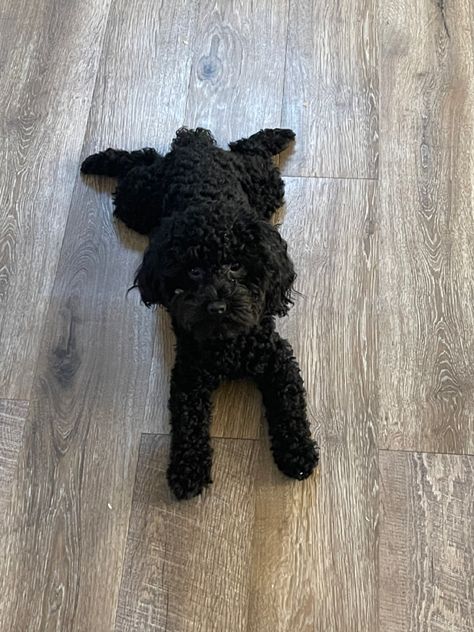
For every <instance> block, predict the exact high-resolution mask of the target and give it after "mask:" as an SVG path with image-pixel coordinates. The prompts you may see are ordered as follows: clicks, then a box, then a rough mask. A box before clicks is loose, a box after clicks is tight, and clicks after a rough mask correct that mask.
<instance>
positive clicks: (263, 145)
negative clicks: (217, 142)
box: [229, 128, 295, 156]
mask: <svg viewBox="0 0 474 632" xmlns="http://www.w3.org/2000/svg"><path fill="white" fill-rule="evenodd" d="M294 139H295V133H294V132H293V131H292V130H291V129H280V128H275V129H262V130H260V131H259V132H257V133H256V134H252V136H249V137H248V138H242V139H240V140H236V141H234V142H233V143H229V147H230V150H231V151H235V152H237V153H240V154H249V155H263V156H276V155H277V154H279V153H280V152H282V151H283V150H284V149H286V148H287V147H288V145H289V144H290V143H291V141H292V140H294Z"/></svg>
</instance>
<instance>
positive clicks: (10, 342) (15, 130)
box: [0, 0, 110, 400]
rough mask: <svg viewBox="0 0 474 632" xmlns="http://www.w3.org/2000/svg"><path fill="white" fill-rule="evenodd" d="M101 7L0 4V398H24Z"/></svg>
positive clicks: (62, 1)
mask: <svg viewBox="0 0 474 632" xmlns="http://www.w3.org/2000/svg"><path fill="white" fill-rule="evenodd" d="M109 4H110V2H109V0H105V1H103V0H84V2H81V3H75V2H68V1H67V0H38V1H35V2H28V0H18V1H15V2H7V1H6V0H2V2H1V3H0V42H1V44H0V66H1V68H2V81H1V84H0V112H1V114H2V115H1V120H0V135H1V138H2V142H1V144H0V161H1V164H2V169H1V171H0V208H1V209H2V212H1V216H0V348H1V349H2V362H1V364H0V397H5V398H10V399H15V398H16V399H22V400H25V399H26V400H27V399H29V397H30V391H31V385H32V381H33V375H34V370H35V363H36V357H37V354H38V350H39V347H40V338H41V331H42V328H43V326H44V323H45V317H46V313H47V309H48V302H49V299H50V296H51V290H52V286H53V282H54V275H55V272H56V267H57V263H58V258H59V250H60V246H61V241H62V239H63V235H64V230H65V226H66V221H67V217H68V212H69V206H70V202H71V195H72V191H73V187H74V181H75V178H76V173H77V164H78V161H79V155H80V151H81V147H82V143H83V140H84V132H85V129H86V124H87V117H88V113H89V107H90V102H91V97H92V91H93V88H94V82H95V77H96V72H97V67H98V63H99V57H100V52H101V47H102V38H103V32H104V29H105V24H106V20H107V14H108V10H109Z"/></svg>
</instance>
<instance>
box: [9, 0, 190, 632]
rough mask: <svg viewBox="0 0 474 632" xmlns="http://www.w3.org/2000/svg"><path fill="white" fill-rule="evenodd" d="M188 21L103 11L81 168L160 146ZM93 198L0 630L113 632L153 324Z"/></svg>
mask: <svg viewBox="0 0 474 632" xmlns="http://www.w3.org/2000/svg"><path fill="white" fill-rule="evenodd" d="M193 11H194V10H193V5H192V4H191V3H189V4H184V3H180V4H179V6H178V7H176V6H174V4H172V3H163V4H159V3H150V2H146V1H143V2H139V3H133V4H130V3H129V2H126V1H125V0H118V1H116V2H115V3H114V4H113V6H112V8H111V13H110V18H109V22H108V26H107V31H106V36H105V40H104V50H103V55H102V59H101V64H100V68H99V72H98V79H97V84H96V88H95V92H94V96H93V105H92V108H91V113H90V117H89V123H88V128H87V133H86V141H85V147H84V150H83V153H84V154H86V153H89V152H90V151H91V150H93V149H95V148H96V147H101V148H103V147H104V145H105V146H107V145H108V144H115V143H117V144H118V143H119V142H120V144H122V145H125V146H130V145H133V146H135V147H136V146H142V145H145V144H148V142H149V141H150V140H152V139H153V140H155V139H156V138H158V137H159V138H166V139H168V138H170V137H171V135H172V133H173V132H174V130H175V129H176V127H178V126H179V121H180V120H182V118H183V116H184V107H185V94H186V86H187V82H188V78H189V65H188V66H187V64H188V61H187V59H188V58H187V52H186V50H185V49H183V48H182V47H181V46H179V45H178V40H179V37H181V35H182V34H183V33H187V32H188V30H189V29H190V28H191V26H192V19H193V15H194V13H193ZM137 33H139V34H140V37H137ZM181 53H182V54H181ZM187 68H188V69H187ZM171 95H174V96H173V99H174V100H173V107H171ZM180 95H184V96H183V97H181V101H180ZM166 104H168V107H169V110H168V112H167V114H166V116H165V112H166ZM158 107H161V109H162V112H163V116H162V117H160V116H158V115H157V111H158V110H157V108H158ZM78 166H79V165H78V164H77V165H76V169H77V170H78ZM91 184H92V185H93V184H94V181H92V182H91ZM103 189H110V186H108V185H107V186H104V187H103ZM103 189H101V187H100V186H99V183H98V182H97V181H96V182H95V186H86V184H85V183H84V182H82V181H81V180H80V178H79V177H78V178H77V181H76V187H75V190H74V193H73V199H72V205H71V211H70V215H69V220H68V224H67V228H66V233H65V239H64V243H63V248H62V251H61V257H60V260H59V264H58V271H57V277H56V281H55V285H54V289H53V293H52V299H51V302H50V306H49V310H48V314H47V319H46V323H47V324H46V327H45V330H44V333H43V336H42V342H41V351H40V354H39V362H38V367H37V371H36V378H35V383H34V388H33V395H32V404H31V408H30V414H29V420H28V424H27V427H26V431H25V447H24V450H22V458H21V460H20V464H19V473H18V478H19V480H18V485H17V486H16V487H15V488H14V492H13V493H14V494H15V495H14V503H12V506H15V507H16V512H15V515H13V516H12V517H11V519H10V522H9V525H8V537H7V538H6V543H5V547H4V551H3V552H4V553H5V555H4V556H2V558H1V561H0V564H1V565H2V567H1V568H0V592H1V594H0V613H1V615H0V617H1V618H0V628H1V629H5V630H14V629H15V630H42V631H43V630H67V631H68V632H70V631H71V632H75V631H84V632H86V631H87V632H89V631H90V630H98V631H99V630H100V631H102V630H104V631H106V630H110V629H112V627H113V621H114V617H115V611H116V604H117V599H118V591H119V584H120V576H121V570H122V561H123V553H124V547H125V540H126V533H127V526H128V519H129V511H130V505H131V499H132V491H133V481H134V475H135V465H136V459H137V456H138V445H139V438H140V425H141V423H142V420H143V415H144V406H145V400H146V392H147V387H148V374H149V369H150V364H151V352H152V346H153V337H154V315H153V312H150V311H147V310H146V309H144V308H143V306H142V305H140V304H139V300H138V296H137V294H136V293H135V294H130V295H128V297H127V294H126V290H127V287H129V285H130V279H131V278H132V277H133V271H134V269H135V266H136V264H137V262H138V259H139V257H140V252H137V250H139V249H140V248H142V247H143V244H142V243H141V242H140V241H139V240H136V239H135V238H133V237H132V236H131V235H130V233H128V232H127V231H121V229H120V228H118V231H119V233H120V232H121V234H122V237H123V243H120V240H119V239H118V235H117V234H116V232H115V230H114V225H113V223H112V221H111V200H110V196H109V195H108V193H107V191H106V192H104V191H103Z"/></svg>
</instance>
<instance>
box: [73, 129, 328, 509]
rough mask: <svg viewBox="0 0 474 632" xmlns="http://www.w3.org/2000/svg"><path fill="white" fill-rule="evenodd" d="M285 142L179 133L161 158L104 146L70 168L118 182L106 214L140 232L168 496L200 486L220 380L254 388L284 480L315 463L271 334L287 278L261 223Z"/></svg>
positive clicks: (284, 261)
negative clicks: (164, 387) (247, 382)
mask: <svg viewBox="0 0 474 632" xmlns="http://www.w3.org/2000/svg"><path fill="white" fill-rule="evenodd" d="M293 139H294V133H293V132H292V131H291V130H287V129H266V130H262V131H260V132H258V133H257V134H254V135H253V136H250V137H249V138H246V139H242V140H239V141H236V142H233V143H230V145H229V147H230V151H228V150H223V149H220V148H218V147H217V146H216V143H215V141H214V138H213V137H212V135H211V133H210V132H209V131H207V130H205V129H202V128H198V129H196V130H188V129H181V130H179V131H178V132H177V136H176V138H175V139H174V141H173V143H172V146H171V151H170V152H169V153H168V154H167V155H166V156H161V155H159V154H158V153H157V152H156V151H155V150H154V149H141V150H139V151H132V152H127V151H121V150H115V149H107V150H106V151H103V152H100V153H98V154H93V155H92V156H89V157H88V158H86V160H84V162H83V163H82V167H81V170H82V172H83V173H84V174H97V175H104V176H111V177H116V178H118V186H117V189H116V191H115V194H114V203H115V215H116V216H117V217H118V218H120V219H121V220H122V221H123V222H125V224H126V225H127V226H129V227H130V228H132V229H133V230H136V231H137V232H139V233H142V234H145V235H150V245H149V248H148V250H147V251H146V252H145V255H144V258H143V263H142V264H141V266H140V268H139V270H138V272H137V274H136V277H135V285H134V287H137V288H138V289H139V291H140V294H141V297H142V300H143V302H144V303H145V305H147V306H150V305H163V306H164V307H165V308H166V309H167V310H168V312H169V313H170V315H171V318H172V323H173V328H174V331H175V334H176V338H177V348H176V363H175V366H174V368H173V372H172V379H171V394H170V401H169V408H170V411H171V433H172V437H171V454H170V461H169V466H168V473H167V476H168V482H169V485H170V487H171V489H172V491H173V492H174V494H175V496H176V497H177V498H178V499H182V498H190V497H192V496H195V495H197V494H199V493H200V492H201V491H202V490H203V488H204V487H205V486H207V485H209V484H210V483H211V482H212V481H211V455H212V451H211V446H210V438H209V424H210V418H211V399H210V398H211V394H212V392H213V391H214V390H215V389H216V388H217V387H218V386H219V384H220V383H222V382H223V381H226V380H231V379H238V378H243V377H250V378H253V379H254V380H255V381H256V383H257V385H258V387H259V388H260V390H261V393H262V397H263V404H264V407H265V412H266V418H267V422H268V429H269V435H270V439H271V448H272V453H273V457H274V460H275V462H276V464H277V466H278V467H279V469H280V470H281V471H282V472H283V473H284V474H286V475H287V476H290V477H293V478H296V479H304V478H306V477H307V476H309V475H310V474H311V472H312V471H313V469H314V468H315V466H316V465H317V462H318V448H317V445H316V444H315V442H314V441H313V440H312V439H311V435H310V430H309V424H308V420H307V416H306V403H305V391H304V387H303V381H302V378H301V375H300V370H299V367H298V364H297V362H296V360H295V358H294V356H293V351H292V349H291V347H290V345H289V343H288V342H287V341H286V340H283V339H282V338H281V337H280V336H279V334H278V333H277V332H276V331H275V316H283V315H284V314H286V313H287V311H288V309H289V307H290V306H291V304H292V300H291V288H292V284H293V281H294V279H295V273H294V269H293V264H292V262H291V260H290V259H289V257H288V255H287V246H286V243H285V241H284V240H283V239H282V237H281V236H280V234H279V233H278V231H277V229H276V228H275V227H273V226H272V225H271V223H270V222H269V219H270V217H271V216H272V215H273V213H274V212H275V211H276V210H277V209H278V208H279V207H280V206H281V205H282V203H283V192H284V184H283V181H282V180H281V177H280V173H279V170H278V168H277V167H276V166H275V165H274V164H273V161H272V156H275V155H276V154H278V153H280V152H281V151H283V150H284V149H285V148H286V147H287V146H288V145H289V143H290V142H291V141H292V140H293Z"/></svg>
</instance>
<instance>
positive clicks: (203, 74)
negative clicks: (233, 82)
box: [197, 35, 222, 83]
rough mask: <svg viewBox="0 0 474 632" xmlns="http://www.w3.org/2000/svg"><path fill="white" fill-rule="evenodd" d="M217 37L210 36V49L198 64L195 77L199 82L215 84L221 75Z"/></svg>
mask: <svg viewBox="0 0 474 632" xmlns="http://www.w3.org/2000/svg"><path fill="white" fill-rule="evenodd" d="M218 51H219V37H218V36H217V35H213V36H212V40H211V49H210V51H209V53H208V54H207V55H204V56H203V57H201V59H200V60H199V62H198V67H197V75H198V78H199V79H200V81H210V82H211V83H216V82H217V81H218V80H219V78H220V77H221V75H222V61H221V60H220V59H219V57H218V54H217V53H218Z"/></svg>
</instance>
